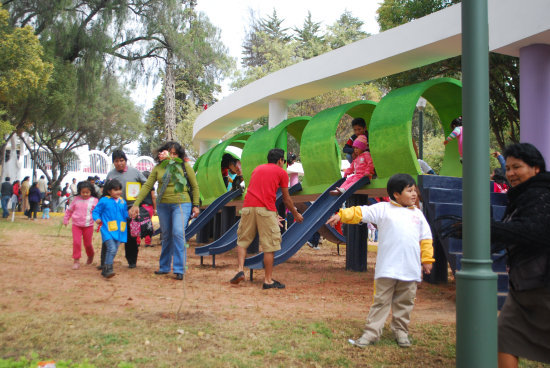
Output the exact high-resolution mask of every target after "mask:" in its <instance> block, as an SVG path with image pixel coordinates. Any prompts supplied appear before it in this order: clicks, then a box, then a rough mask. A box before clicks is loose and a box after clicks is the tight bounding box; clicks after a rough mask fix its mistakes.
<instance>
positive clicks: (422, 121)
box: [418, 109, 424, 160]
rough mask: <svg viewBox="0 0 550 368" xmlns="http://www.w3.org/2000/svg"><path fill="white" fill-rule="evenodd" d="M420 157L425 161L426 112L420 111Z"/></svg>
mask: <svg viewBox="0 0 550 368" xmlns="http://www.w3.org/2000/svg"><path fill="white" fill-rule="evenodd" d="M418 113H419V115H418V156H419V157H420V159H421V160H423V159H424V110H423V109H420V110H418Z"/></svg>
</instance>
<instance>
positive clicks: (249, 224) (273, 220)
mask: <svg viewBox="0 0 550 368" xmlns="http://www.w3.org/2000/svg"><path fill="white" fill-rule="evenodd" d="M256 232H258V234H259V235H260V247H262V251H264V252H265V253H271V252H275V251H277V250H279V249H281V230H280V228H279V221H277V212H275V211H269V210H268V209H267V208H265V207H245V208H243V209H242V210H241V221H240V222H239V229H238V230H237V237H238V240H237V245H238V246H239V247H242V248H245V249H246V248H248V246H249V245H250V244H251V243H252V241H253V240H254V238H255V237H256Z"/></svg>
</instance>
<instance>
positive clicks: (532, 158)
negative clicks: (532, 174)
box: [504, 143, 546, 172]
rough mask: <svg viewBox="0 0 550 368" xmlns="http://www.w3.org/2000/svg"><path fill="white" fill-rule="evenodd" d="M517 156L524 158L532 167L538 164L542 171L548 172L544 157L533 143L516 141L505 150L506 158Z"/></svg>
mask: <svg viewBox="0 0 550 368" xmlns="http://www.w3.org/2000/svg"><path fill="white" fill-rule="evenodd" d="M510 156H512V157H515V158H517V159H520V160H522V161H523V162H525V163H526V164H527V165H529V166H531V167H535V166H537V167H538V168H539V169H540V172H546V162H545V161H544V157H542V154H541V153H540V151H539V150H538V149H537V147H535V146H533V145H532V144H531V143H515V144H512V145H510V146H508V147H506V150H504V158H508V157H510Z"/></svg>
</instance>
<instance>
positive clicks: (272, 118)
mask: <svg viewBox="0 0 550 368" xmlns="http://www.w3.org/2000/svg"><path fill="white" fill-rule="evenodd" d="M287 118H288V106H287V104H286V101H285V100H270V101H269V120H268V124H269V129H272V128H273V127H276V126H277V125H279V124H280V123H281V122H282V121H283V120H286V119H287Z"/></svg>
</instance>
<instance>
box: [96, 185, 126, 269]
mask: <svg viewBox="0 0 550 368" xmlns="http://www.w3.org/2000/svg"><path fill="white" fill-rule="evenodd" d="M121 195H122V184H121V183H120V181H118V180H117V179H112V180H109V181H108V182H107V184H105V187H103V197H101V199H100V200H99V202H98V203H97V205H96V207H95V208H94V210H93V212H92V217H93V218H94V221H95V222H96V223H97V224H98V225H100V226H101V239H102V241H103V246H104V247H105V248H106V250H107V252H106V256H105V265H104V266H103V270H102V271H101V275H102V276H103V277H105V278H111V277H113V276H114V275H115V273H114V272H113V261H114V259H115V256H116V253H117V251H118V246H119V245H120V243H126V240H127V231H126V220H127V218H128V209H127V207H126V202H125V201H124V199H122V198H121V197H120V196H121Z"/></svg>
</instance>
